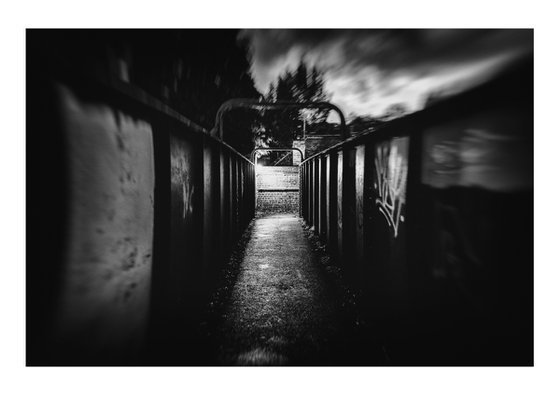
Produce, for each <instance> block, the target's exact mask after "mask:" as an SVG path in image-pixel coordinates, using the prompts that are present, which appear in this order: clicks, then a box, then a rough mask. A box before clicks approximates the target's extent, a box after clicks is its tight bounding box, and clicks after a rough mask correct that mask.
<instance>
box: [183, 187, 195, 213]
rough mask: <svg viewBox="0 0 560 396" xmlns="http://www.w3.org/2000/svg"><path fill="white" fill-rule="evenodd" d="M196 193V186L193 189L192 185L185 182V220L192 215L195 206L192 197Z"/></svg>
mask: <svg viewBox="0 0 560 396" xmlns="http://www.w3.org/2000/svg"><path fill="white" fill-rule="evenodd" d="M193 192H194V186H192V187H191V183H188V182H183V219H185V220H186V219H187V216H188V215H190V214H192V211H193V204H192V197H193Z"/></svg>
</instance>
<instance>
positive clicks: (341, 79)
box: [239, 29, 533, 116]
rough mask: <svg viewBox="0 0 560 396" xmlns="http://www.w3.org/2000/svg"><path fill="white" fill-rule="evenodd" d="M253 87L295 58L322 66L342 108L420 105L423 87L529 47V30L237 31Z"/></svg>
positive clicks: (488, 71) (451, 84)
mask: <svg viewBox="0 0 560 396" xmlns="http://www.w3.org/2000/svg"><path fill="white" fill-rule="evenodd" d="M239 38H240V39H245V40H247V41H248V42H249V48H250V56H251V73H252V75H253V78H254V80H255V84H256V87H257V89H258V90H259V91H260V92H261V93H264V92H265V91H266V90H267V89H268V86H269V84H270V83H271V82H272V81H274V80H276V78H277V77H278V76H279V75H280V74H281V73H283V72H284V71H285V70H286V69H293V68H295V67H296V66H297V64H298V63H299V61H300V59H304V60H305V61H306V62H307V63H308V64H309V65H315V66H317V68H319V69H320V70H322V71H324V72H325V80H326V88H327V90H328V91H329V92H331V93H332V98H331V101H332V102H333V103H334V104H337V105H339V106H340V107H341V108H342V110H343V111H344V112H345V114H346V115H347V116H348V115H349V114H350V113H354V114H357V115H373V116H378V115H381V114H383V113H384V111H385V110H386V109H387V107H389V106H390V105H391V104H394V103H403V104H405V105H406V107H407V108H408V109H409V110H410V111H414V110H418V109H421V108H422V107H423V105H424V103H425V100H426V98H427V96H428V94H430V93H431V92H445V93H453V92H457V91H460V90H463V89H465V88H468V87H471V86H473V85H476V84H477V83H480V82H482V81H484V80H486V79H488V78H489V77H491V76H492V75H493V74H495V73H497V72H498V71H499V70H500V69H502V68H504V67H505V66H507V65H508V64H509V63H511V62H512V61H514V60H516V59H517V58H520V57H522V56H526V55H527V54H531V53H532V51H533V32H532V30H504V29H496V30H481V29H458V30H449V29H420V30H410V29H397V30H346V29H335V30H305V29H302V30H297V29H294V30H244V31H241V33H240V34H239Z"/></svg>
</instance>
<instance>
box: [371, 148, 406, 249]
mask: <svg viewBox="0 0 560 396" xmlns="http://www.w3.org/2000/svg"><path fill="white" fill-rule="evenodd" d="M407 149H408V139H407V138H406V139H395V140H393V141H391V142H387V143H383V144H381V145H379V146H378V147H377V150H376V153H375V172H376V176H377V180H376V182H375V183H374V187H375V189H376V191H377V198H376V199H375V203H376V205H377V206H378V208H379V211H380V212H381V214H383V216H384V217H385V220H387V224H388V225H389V227H391V228H392V229H393V232H394V236H395V238H396V237H397V236H398V234H399V224H400V223H402V222H404V215H403V213H404V211H403V207H404V204H405V195H406V179H407V176H408V162H407V158H406V153H403V152H402V151H406V150H407Z"/></svg>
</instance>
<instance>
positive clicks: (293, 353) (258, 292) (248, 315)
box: [219, 215, 342, 365]
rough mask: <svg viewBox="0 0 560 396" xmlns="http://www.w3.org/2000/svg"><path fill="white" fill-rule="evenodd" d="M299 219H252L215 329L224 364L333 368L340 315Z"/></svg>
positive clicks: (283, 217) (281, 217) (289, 217)
mask: <svg viewBox="0 0 560 396" xmlns="http://www.w3.org/2000/svg"><path fill="white" fill-rule="evenodd" d="M314 260H315V259H314V256H313V252H312V250H311V247H310V245H309V242H308V240H307V238H306V237H305V235H304V232H303V229H302V225H301V223H300V220H299V219H298V218H297V217H295V216H291V215H272V216H268V217H264V218H260V219H257V220H255V224H254V227H253V229H252V235H251V239H250V241H249V242H248V245H247V249H246V252H245V257H244V259H243V261H242V263H241V268H240V273H239V277H238V279H237V283H236V284H235V287H234V289H233V292H232V297H231V301H230V302H229V303H228V305H227V309H226V313H225V316H224V320H223V323H222V325H221V326H220V331H219V332H220V339H221V345H220V347H219V360H220V363H221V364H226V365H324V364H327V365H329V364H336V361H335V360H336V359H335V355H336V354H337V353H339V352H340V351H337V350H336V349H337V346H336V343H335V342H333V340H337V339H338V340H340V331H341V327H342V326H341V315H340V313H339V309H338V307H337V303H336V301H334V297H332V296H331V295H330V294H329V291H328V287H327V285H326V284H325V281H324V279H323V278H322V276H321V273H320V271H319V269H318V267H317V265H316V263H315V261H314Z"/></svg>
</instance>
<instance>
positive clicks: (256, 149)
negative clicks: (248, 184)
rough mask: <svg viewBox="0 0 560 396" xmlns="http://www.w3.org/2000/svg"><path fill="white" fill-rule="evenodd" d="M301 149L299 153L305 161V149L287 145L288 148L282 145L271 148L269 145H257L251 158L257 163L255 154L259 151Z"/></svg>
mask: <svg viewBox="0 0 560 396" xmlns="http://www.w3.org/2000/svg"><path fill="white" fill-rule="evenodd" d="M290 150H292V151H299V153H300V154H301V160H302V161H303V160H304V159H305V154H303V151H301V150H300V149H298V148H297V147H286V148H280V147H273V148H269V147H257V148H255V149H254V150H253V151H252V152H251V160H252V161H253V163H254V164H255V165H256V164H257V163H256V162H255V154H257V151H290Z"/></svg>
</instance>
